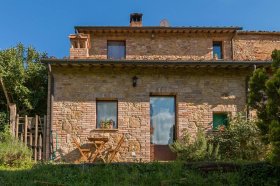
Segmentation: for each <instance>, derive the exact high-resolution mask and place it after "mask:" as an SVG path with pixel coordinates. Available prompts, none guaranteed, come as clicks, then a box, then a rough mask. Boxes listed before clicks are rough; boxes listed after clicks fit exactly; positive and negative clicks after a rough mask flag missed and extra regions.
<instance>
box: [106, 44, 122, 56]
mask: <svg viewBox="0 0 280 186" xmlns="http://www.w3.org/2000/svg"><path fill="white" fill-rule="evenodd" d="M107 50H108V51H107V52H108V53H107V58H108V59H125V55H126V47H125V41H108V42H107Z"/></svg>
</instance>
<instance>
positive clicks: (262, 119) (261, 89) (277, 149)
mask: <svg viewBox="0 0 280 186" xmlns="http://www.w3.org/2000/svg"><path fill="white" fill-rule="evenodd" d="M271 56H272V59H273V62H272V65H271V68H270V69H269V70H266V69H263V68H262V69H257V70H255V71H254V73H253V76H252V77H251V78H250V82H249V87H250V92H249V106H250V107H251V108H253V109H256V111H257V116H258V119H259V121H258V123H257V125H258V127H259V128H260V130H261V133H262V136H263V140H264V141H265V142H266V143H268V144H271V146H272V153H271V157H270V158H271V160H272V161H273V162H277V163H280V50H274V51H273V52H272V55H271Z"/></svg>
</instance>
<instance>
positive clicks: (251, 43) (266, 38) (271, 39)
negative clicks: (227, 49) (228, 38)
mask: <svg viewBox="0 0 280 186" xmlns="http://www.w3.org/2000/svg"><path fill="white" fill-rule="evenodd" d="M274 49H278V50H280V35H262V34H259V35H258V34H252V35H250V34H249V35H247V34H245V35H244V34H243V35H237V37H236V38H235V39H234V59H235V60H241V61H244V60H246V61H247V60H248V61H251V60H271V53H272V51H273V50H274Z"/></svg>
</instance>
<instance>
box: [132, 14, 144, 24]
mask: <svg viewBox="0 0 280 186" xmlns="http://www.w3.org/2000/svg"><path fill="white" fill-rule="evenodd" d="M142 16H143V14H141V13H132V14H130V26H131V27H142Z"/></svg>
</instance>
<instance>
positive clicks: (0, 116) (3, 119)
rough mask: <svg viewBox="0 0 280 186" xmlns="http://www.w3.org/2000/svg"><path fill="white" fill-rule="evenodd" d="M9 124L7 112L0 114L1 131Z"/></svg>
mask: <svg viewBox="0 0 280 186" xmlns="http://www.w3.org/2000/svg"><path fill="white" fill-rule="evenodd" d="M6 124H7V114H6V112H0V131H3V130H4V128H5V126H6Z"/></svg>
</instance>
